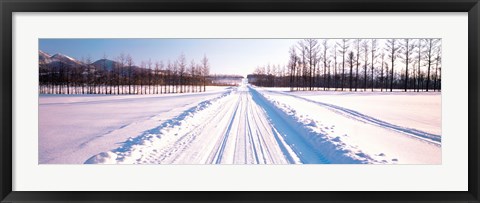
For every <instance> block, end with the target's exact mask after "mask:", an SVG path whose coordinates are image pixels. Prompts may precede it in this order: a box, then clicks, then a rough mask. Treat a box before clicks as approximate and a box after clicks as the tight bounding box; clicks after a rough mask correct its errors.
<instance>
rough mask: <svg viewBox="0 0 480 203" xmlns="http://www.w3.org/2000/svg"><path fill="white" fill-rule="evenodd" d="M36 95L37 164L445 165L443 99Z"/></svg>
mask: <svg viewBox="0 0 480 203" xmlns="http://www.w3.org/2000/svg"><path fill="white" fill-rule="evenodd" d="M207 90H208V91H207V92H202V93H188V94H169V95H127V96H125V95H123V96H89V95H82V96H71V95H53V96H52V95H48V96H47V95H41V96H40V101H39V102H40V104H39V109H40V110H39V111H40V118H39V125H40V127H39V128H40V135H39V163H40V164H82V163H89V164H98V163H104V164H117V163H118V164H301V163H305V164H328V163H330V164H441V160H442V159H441V157H442V156H441V96H440V93H414V92H409V93H400V92H395V93H378V92H373V93H371V92H358V93H354V92H333V91H332V92H323V91H317V92H289V91H285V89H281V88H279V89H270V88H256V87H251V86H248V85H244V86H240V87H210V89H207Z"/></svg>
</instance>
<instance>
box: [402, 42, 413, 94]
mask: <svg viewBox="0 0 480 203" xmlns="http://www.w3.org/2000/svg"><path fill="white" fill-rule="evenodd" d="M401 45H402V49H401V50H402V52H403V55H400V58H401V59H402V62H403V63H404V64H405V81H404V89H405V92H406V91H407V88H408V65H410V63H411V61H410V58H411V55H412V52H413V49H414V48H415V44H414V43H412V42H411V40H410V39H408V38H407V39H404V40H403V43H402V44H401Z"/></svg>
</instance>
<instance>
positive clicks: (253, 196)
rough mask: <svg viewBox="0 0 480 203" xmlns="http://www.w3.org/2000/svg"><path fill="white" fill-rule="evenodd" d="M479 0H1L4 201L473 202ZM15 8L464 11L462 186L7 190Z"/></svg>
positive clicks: (0, 194) (0, 176) (0, 189)
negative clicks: (465, 112) (465, 187)
mask: <svg viewBox="0 0 480 203" xmlns="http://www.w3.org/2000/svg"><path fill="white" fill-rule="evenodd" d="M478 2H479V1H478V0H382V1H379V0H336V1H331V0H297V1H296V0H229V1H222V0H140V1H135V0H0V11H1V19H2V20H1V21H2V25H1V31H0V38H1V41H0V46H1V55H0V62H1V68H0V77H1V80H0V84H1V88H0V95H1V98H0V119H1V123H0V170H1V172H0V199H2V202H53V201H60V202H63V201H76V202H119V201H127V202H301V201H310V202H353V201H358V202H360V201H362V202H372V201H377V202H378V201H382V202H405V201H408V202H425V201H428V202H479V194H480V193H479V187H478V184H479V168H478V165H479V147H480V143H479V139H478V136H479V132H478V124H479V123H478V114H479V111H478V110H479V109H478V105H479V103H478V102H479V100H478V96H479V94H478V92H479V88H478V85H479V83H478V80H479V79H480V77H479V76H480V75H479V71H478V68H479V65H480V63H479V58H480V56H479V52H478V49H479V42H480V40H479V37H480V35H479V22H480V21H479V12H480V5H479V3H478ZM13 12H468V45H469V46H468V112H469V115H468V126H469V127H468V161H469V165H468V180H469V181H468V191H465V192H454V191H431V192H413V191H410V192H408V191H407V192H376V191H370V192H341V191H336V192H285V191H275V192H260V191H255V192H253V191H250V192H236V191H229V192H216V191H212V192H199V191H195V192H180V191H178V192H124V191H123V192H79V191H70V192H59V191H58V192H24V191H12V173H13V171H12V136H13V133H12V116H13V115H12V105H14V104H13V103H12V77H13V75H12V69H13V68H12V14H13Z"/></svg>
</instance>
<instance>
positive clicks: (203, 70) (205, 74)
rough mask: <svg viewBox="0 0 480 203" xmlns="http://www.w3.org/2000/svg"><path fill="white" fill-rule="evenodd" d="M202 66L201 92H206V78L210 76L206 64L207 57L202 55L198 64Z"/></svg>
mask: <svg viewBox="0 0 480 203" xmlns="http://www.w3.org/2000/svg"><path fill="white" fill-rule="evenodd" d="M200 63H201V64H202V71H201V72H202V83H203V91H204V92H205V91H206V82H207V76H208V75H209V74H210V64H209V62H208V58H207V55H203V58H202V60H201V62H200Z"/></svg>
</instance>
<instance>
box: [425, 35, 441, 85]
mask: <svg viewBox="0 0 480 203" xmlns="http://www.w3.org/2000/svg"><path fill="white" fill-rule="evenodd" d="M438 42H439V41H438V39H431V38H430V39H426V43H425V59H426V60H427V61H426V62H427V85H426V88H425V91H427V92H428V89H429V87H430V86H429V85H430V69H431V66H432V63H433V58H434V52H435V49H436V46H437V44H438Z"/></svg>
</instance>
